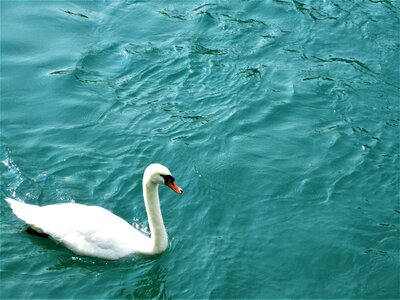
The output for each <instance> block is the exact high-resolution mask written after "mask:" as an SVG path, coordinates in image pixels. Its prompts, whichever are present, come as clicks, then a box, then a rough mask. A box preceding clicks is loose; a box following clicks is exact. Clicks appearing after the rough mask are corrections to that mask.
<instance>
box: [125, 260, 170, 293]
mask: <svg viewBox="0 0 400 300" xmlns="http://www.w3.org/2000/svg"><path fill="white" fill-rule="evenodd" d="M165 277H166V269H165V268H163V267H162V266H160V264H159V262H157V261H151V262H150V264H149V268H145V270H143V273H142V274H140V275H139V276H138V277H135V279H134V282H133V283H132V288H131V287H129V288H127V287H124V288H122V289H121V290H120V292H119V294H118V295H117V298H124V299H168V296H167V289H166V284H165V282H166V279H165Z"/></svg>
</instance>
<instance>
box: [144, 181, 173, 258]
mask: <svg viewBox="0 0 400 300" xmlns="http://www.w3.org/2000/svg"><path fill="white" fill-rule="evenodd" d="M143 198H144V204H145V206H146V212H147V218H148V220H149V226H150V234H151V238H150V239H151V244H152V247H151V249H150V252H151V253H150V254H157V253H161V252H162V251H164V250H165V249H166V248H167V247H168V236H167V231H166V230H165V226H164V221H163V218H162V215H161V209H160V200H159V198H158V184H155V183H153V182H149V181H146V180H143Z"/></svg>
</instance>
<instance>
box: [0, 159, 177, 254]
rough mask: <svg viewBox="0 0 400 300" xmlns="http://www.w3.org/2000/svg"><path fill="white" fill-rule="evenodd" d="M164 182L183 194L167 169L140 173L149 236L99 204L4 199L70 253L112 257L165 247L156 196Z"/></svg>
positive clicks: (155, 251)
mask: <svg viewBox="0 0 400 300" xmlns="http://www.w3.org/2000/svg"><path fill="white" fill-rule="evenodd" d="M163 184H164V185H166V186H168V187H170V188H171V189H172V190H173V191H175V192H176V193H178V194H182V193H183V191H182V189H181V188H180V187H179V186H178V185H177V184H176V183H175V179H174V177H172V175H171V172H170V171H169V170H168V168H166V167H165V166H163V165H161V164H151V165H149V166H148V167H147V168H146V170H145V171H144V174H143V198H144V203H145V207H146V212H147V218H148V221H149V227H150V237H148V236H146V235H144V234H143V233H141V232H140V231H138V230H136V229H135V228H134V227H133V226H131V225H130V224H129V223H127V222H126V221H125V220H123V219H122V218H120V217H118V216H116V215H114V214H113V213H111V212H110V211H108V210H106V209H104V208H102V207H100V206H91V205H83V204H78V203H72V202H71V203H61V204H51V205H45V206H38V205H32V204H26V203H24V202H21V201H17V200H15V199H12V198H5V199H4V200H5V201H6V202H7V203H8V204H9V205H10V207H11V209H12V211H13V213H14V214H15V215H16V216H17V217H18V218H19V219H21V220H23V221H24V222H25V223H26V224H28V225H29V226H30V227H31V228H32V229H33V230H35V231H36V232H38V233H40V234H46V235H48V236H50V237H51V238H52V239H53V240H55V241H56V242H58V243H61V244H63V245H64V246H65V247H67V248H68V249H70V250H71V251H72V252H74V253H76V254H78V255H83V256H92V257H99V258H102V259H109V260H114V259H119V258H121V257H124V256H128V255H131V254H133V253H139V254H146V255H155V254H159V253H161V252H163V251H165V250H166V249H167V247H168V236H167V232H166V230H165V226H164V222H163V218H162V215H161V209H160V202H159V198H158V185H163Z"/></svg>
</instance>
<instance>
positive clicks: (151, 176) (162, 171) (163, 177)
mask: <svg viewBox="0 0 400 300" xmlns="http://www.w3.org/2000/svg"><path fill="white" fill-rule="evenodd" d="M143 182H146V183H147V182H151V183H154V184H164V185H166V186H168V187H169V188H171V189H172V190H173V191H175V192H177V193H178V194H182V193H183V190H182V189H181V188H180V187H179V186H178V185H177V184H176V183H175V178H174V177H173V176H172V174H171V172H170V171H169V170H168V168H167V167H165V166H163V165H161V164H151V165H149V166H148V167H147V168H146V170H145V171H144V175H143Z"/></svg>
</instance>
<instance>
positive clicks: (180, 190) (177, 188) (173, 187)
mask: <svg viewBox="0 0 400 300" xmlns="http://www.w3.org/2000/svg"><path fill="white" fill-rule="evenodd" d="M166 185H167V186H168V187H169V188H170V189H171V190H173V191H175V192H176V193H178V194H182V193H183V191H182V189H181V188H180V187H179V186H177V185H176V184H175V182H172V181H168V182H167V183H166Z"/></svg>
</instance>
